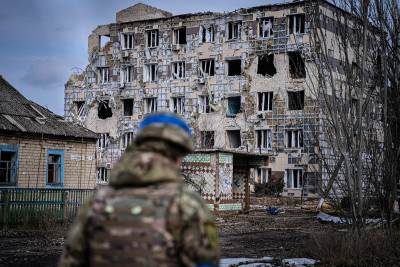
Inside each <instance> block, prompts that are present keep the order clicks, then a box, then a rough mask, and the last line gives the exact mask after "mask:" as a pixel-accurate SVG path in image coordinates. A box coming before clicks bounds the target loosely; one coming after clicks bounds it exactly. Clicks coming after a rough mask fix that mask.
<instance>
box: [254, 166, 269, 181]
mask: <svg viewBox="0 0 400 267" xmlns="http://www.w3.org/2000/svg"><path fill="white" fill-rule="evenodd" d="M270 177H271V169H270V168H267V167H258V168H257V178H256V181H257V182H259V183H261V184H266V183H268V181H269V178H270Z"/></svg>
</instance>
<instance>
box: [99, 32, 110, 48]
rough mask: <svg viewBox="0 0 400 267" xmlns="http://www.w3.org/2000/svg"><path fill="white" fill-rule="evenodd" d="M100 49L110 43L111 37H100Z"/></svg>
mask: <svg viewBox="0 0 400 267" xmlns="http://www.w3.org/2000/svg"><path fill="white" fill-rule="evenodd" d="M99 42H100V48H101V49H102V48H104V46H106V45H107V44H108V43H109V42H110V36H107V35H100V36H99Z"/></svg>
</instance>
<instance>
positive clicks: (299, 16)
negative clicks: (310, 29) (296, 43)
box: [288, 14, 306, 34]
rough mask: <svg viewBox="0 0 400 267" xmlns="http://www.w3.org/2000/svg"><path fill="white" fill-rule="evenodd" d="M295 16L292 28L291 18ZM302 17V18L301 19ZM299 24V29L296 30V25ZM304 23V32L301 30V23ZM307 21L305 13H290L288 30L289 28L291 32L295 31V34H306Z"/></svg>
mask: <svg viewBox="0 0 400 267" xmlns="http://www.w3.org/2000/svg"><path fill="white" fill-rule="evenodd" d="M291 17H293V29H290V18H291ZM299 18H302V19H299ZM298 23H300V24H299V31H297V30H296V28H297V27H296V26H297V24H298ZM302 23H303V29H304V32H301V28H302V27H301V24H302ZM304 23H305V15H304V14H295V15H289V21H288V30H289V34H291V33H293V34H304V33H305V31H306V26H305V25H304Z"/></svg>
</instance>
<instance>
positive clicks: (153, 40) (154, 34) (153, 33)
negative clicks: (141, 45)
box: [146, 30, 158, 48]
mask: <svg viewBox="0 0 400 267" xmlns="http://www.w3.org/2000/svg"><path fill="white" fill-rule="evenodd" d="M146 46H147V47H149V48H152V47H157V46H158V30H150V31H146Z"/></svg>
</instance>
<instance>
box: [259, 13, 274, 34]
mask: <svg viewBox="0 0 400 267" xmlns="http://www.w3.org/2000/svg"><path fill="white" fill-rule="evenodd" d="M273 25H274V18H273V17H265V18H260V21H259V27H258V29H259V37H260V38H270V37H273V36H274V30H273V27H274V26H273Z"/></svg>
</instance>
